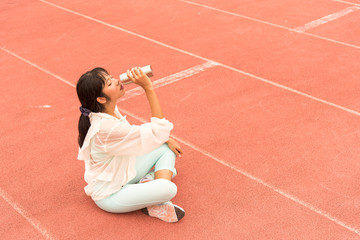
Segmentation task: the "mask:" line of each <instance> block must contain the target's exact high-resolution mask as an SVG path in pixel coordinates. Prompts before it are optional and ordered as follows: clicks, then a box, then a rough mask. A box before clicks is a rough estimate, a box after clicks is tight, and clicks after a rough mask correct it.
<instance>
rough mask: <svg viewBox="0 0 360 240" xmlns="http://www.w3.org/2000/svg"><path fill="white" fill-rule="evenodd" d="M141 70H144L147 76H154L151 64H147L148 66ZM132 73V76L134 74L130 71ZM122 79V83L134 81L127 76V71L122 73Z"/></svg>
mask: <svg viewBox="0 0 360 240" xmlns="http://www.w3.org/2000/svg"><path fill="white" fill-rule="evenodd" d="M141 70H142V71H143V72H144V73H145V74H146V76H148V77H152V76H154V74H153V71H152V69H151V66H150V65H147V66H145V67H142V68H141ZM130 74H131V76H132V73H131V72H130ZM120 81H121V83H122V84H124V85H127V84H130V83H133V81H131V80H130V79H129V78H128V76H127V74H126V73H122V74H120Z"/></svg>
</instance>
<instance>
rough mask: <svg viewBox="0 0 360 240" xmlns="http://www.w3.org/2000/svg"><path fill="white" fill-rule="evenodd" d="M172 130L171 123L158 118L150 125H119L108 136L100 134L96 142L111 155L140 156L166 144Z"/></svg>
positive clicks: (114, 126) (154, 118)
mask: <svg viewBox="0 0 360 240" xmlns="http://www.w3.org/2000/svg"><path fill="white" fill-rule="evenodd" d="M172 129H173V124H172V123H171V122H169V121H168V120H166V119H165V118H162V119H159V118H156V117H153V118H151V122H150V123H145V124H142V125H128V124H124V123H117V124H115V125H113V126H112V128H111V129H110V131H108V132H107V134H106V136H105V135H102V134H101V133H100V134H99V136H97V138H98V139H97V141H95V142H96V143H97V144H96V145H98V147H100V148H102V149H103V150H104V151H105V152H107V153H108V154H110V155H135V156H140V155H144V154H146V153H148V152H151V151H153V150H155V149H156V148H158V147H160V146H161V145H162V144H164V143H165V142H166V141H167V140H168V139H169V136H170V131H171V130H172Z"/></svg>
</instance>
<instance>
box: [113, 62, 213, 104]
mask: <svg viewBox="0 0 360 240" xmlns="http://www.w3.org/2000/svg"><path fill="white" fill-rule="evenodd" d="M218 65H219V64H218V63H216V62H206V63H203V64H201V65H197V66H194V67H192V68H188V69H186V70H183V71H181V72H178V73H174V74H172V75H169V76H166V77H163V78H161V79H159V80H156V81H154V82H153V86H154V88H159V87H162V86H165V85H168V84H172V83H174V82H177V81H180V80H183V79H185V78H189V77H191V76H194V75H196V74H198V73H201V72H203V71H205V70H206V69H207V68H211V67H214V66H218ZM143 93H144V90H143V89H142V88H141V87H136V88H133V89H131V90H129V91H126V94H125V96H123V97H122V98H120V99H119V100H118V102H122V101H125V100H127V99H129V98H133V97H136V96H139V95H142V94H143Z"/></svg>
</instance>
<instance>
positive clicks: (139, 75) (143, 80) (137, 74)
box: [126, 67, 152, 90]
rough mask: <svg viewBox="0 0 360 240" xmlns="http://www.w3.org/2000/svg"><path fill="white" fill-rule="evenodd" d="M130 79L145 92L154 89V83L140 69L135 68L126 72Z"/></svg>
mask: <svg viewBox="0 0 360 240" xmlns="http://www.w3.org/2000/svg"><path fill="white" fill-rule="evenodd" d="M126 74H127V76H128V78H129V79H130V80H131V81H133V82H134V83H135V84H137V85H139V86H140V87H142V88H143V89H144V90H149V89H152V82H151V80H150V78H149V77H148V76H146V74H145V73H144V72H143V71H142V70H141V68H140V67H133V68H132V69H131V71H130V70H127V71H126Z"/></svg>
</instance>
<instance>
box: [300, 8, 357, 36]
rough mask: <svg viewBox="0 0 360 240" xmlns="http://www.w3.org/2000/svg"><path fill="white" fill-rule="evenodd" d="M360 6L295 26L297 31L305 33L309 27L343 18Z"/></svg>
mask: <svg viewBox="0 0 360 240" xmlns="http://www.w3.org/2000/svg"><path fill="white" fill-rule="evenodd" d="M359 9H360V7H359V6H351V7H347V8H345V9H342V10H340V11H338V12H336V13H332V14H329V15H327V16H325V17H322V18H319V19H317V20H314V21H311V22H309V23H307V24H305V25H304V26H301V27H297V28H294V30H295V31H297V32H300V33H303V32H305V31H307V30H309V29H312V28H316V27H318V26H320V25H323V24H325V23H328V22H331V21H334V20H336V19H338V18H341V17H343V16H345V15H347V14H349V13H352V12H355V11H357V10H359Z"/></svg>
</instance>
